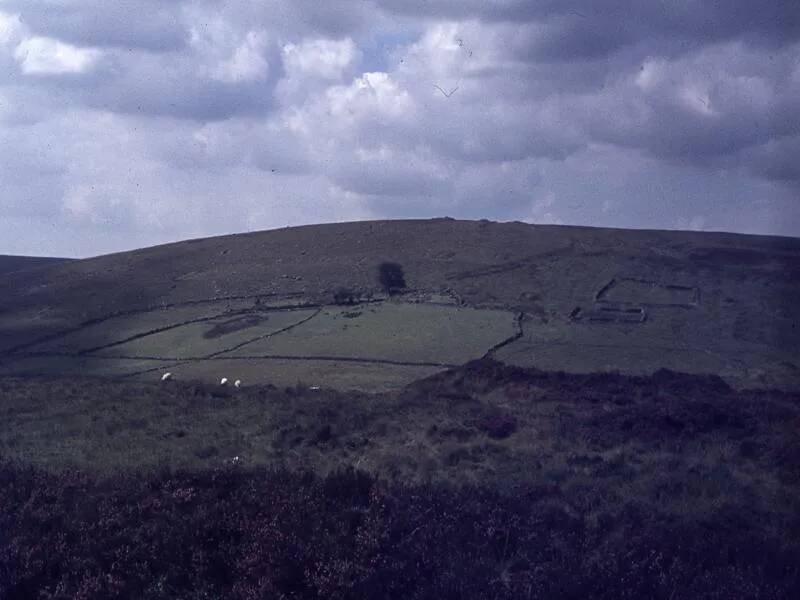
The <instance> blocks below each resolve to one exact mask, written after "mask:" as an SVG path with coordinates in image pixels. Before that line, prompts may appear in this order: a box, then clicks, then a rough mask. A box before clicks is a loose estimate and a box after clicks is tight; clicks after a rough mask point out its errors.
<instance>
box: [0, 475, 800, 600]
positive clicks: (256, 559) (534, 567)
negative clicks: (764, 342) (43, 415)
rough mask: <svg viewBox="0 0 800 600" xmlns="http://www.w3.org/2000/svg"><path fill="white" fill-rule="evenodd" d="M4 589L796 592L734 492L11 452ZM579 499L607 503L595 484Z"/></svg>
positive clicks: (790, 550)
mask: <svg viewBox="0 0 800 600" xmlns="http://www.w3.org/2000/svg"><path fill="white" fill-rule="evenodd" d="M0 483H1V484H2V485H0V532H2V535H1V536H0V597H2V598H6V599H8V600H13V599H18V598H19V599H21V598H48V599H50V598H52V599H55V598H76V599H81V598H85V599H88V598H241V599H249V598H553V597H559V598H644V597H647V598H665V599H666V598H789V597H791V591H792V590H796V589H797V588H798V586H800V566H799V565H800V544H799V543H798V542H797V540H798V539H800V537H798V536H797V534H798V533H800V528H799V524H798V521H797V520H795V521H794V522H793V523H792V524H791V527H792V530H791V531H790V530H787V531H786V532H785V535H784V536H783V537H782V538H773V537H770V536H769V535H767V534H765V533H764V531H763V529H762V528H761V527H760V519H762V518H765V515H759V514H757V513H755V512H753V513H749V514H742V513H741V512H739V511H736V510H729V509H728V508H727V507H726V506H725V505H724V504H723V505H721V506H720V507H719V510H718V511H717V512H716V513H715V514H714V515H713V516H711V517H707V518H702V519H698V520H691V519H690V520H676V519H674V518H670V517H669V516H667V515H665V514H660V513H658V512H652V511H646V510H643V509H642V507H641V506H639V505H637V504H636V503H635V502H625V503H622V504H620V505H617V506H614V507H606V510H604V511H603V512H602V513H600V514H597V515H594V516H593V517H592V518H591V519H590V518H587V514H588V512H587V511H575V510H569V509H568V508H567V506H566V505H565V502H564V500H565V499H564V498H563V492H562V490H560V489H559V488H558V486H530V485H523V486H520V487H519V488H517V489H516V490H515V493H513V494H503V493H499V492H498V491H497V490H494V489H492V488H490V487H476V486H464V487H452V486H442V485H421V486H413V487H409V486H403V485H399V484H387V483H385V482H381V481H378V480H376V479H374V478H372V477H370V476H368V475H366V474H364V473H360V472H355V471H343V472H338V473H335V474H331V475H329V476H327V477H325V478H321V477H317V476H315V475H313V474H309V473H305V474H302V473H290V472H287V471H266V470H261V469H256V470H246V469H242V468H238V467H228V468H222V469H216V470H208V471H202V472H168V471H162V472H153V473H149V474H144V473H140V474H135V475H134V474H129V475H124V476H116V477H113V478H103V479H97V478H95V477H93V476H91V475H89V474H87V473H83V472H79V471H65V472H61V473H58V474H53V473H46V472H44V471H40V470H37V469H34V468H30V467H23V466H20V465H15V464H12V463H4V464H3V465H2V467H1V468H0ZM584 495H585V500H586V503H591V502H597V501H598V500H599V499H598V498H596V497H594V495H593V492H592V491H591V490H585V491H584Z"/></svg>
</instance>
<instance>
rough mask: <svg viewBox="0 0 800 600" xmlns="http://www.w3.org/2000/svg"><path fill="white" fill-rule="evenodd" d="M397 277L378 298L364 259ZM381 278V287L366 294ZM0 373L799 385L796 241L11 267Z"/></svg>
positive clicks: (263, 246)
mask: <svg viewBox="0 0 800 600" xmlns="http://www.w3.org/2000/svg"><path fill="white" fill-rule="evenodd" d="M384 263H392V264H394V265H397V266H395V267H393V268H395V269H396V270H397V271H398V272H397V273H396V275H398V276H399V280H398V282H399V283H402V284H404V285H401V286H395V287H394V289H391V290H387V288H386V286H385V285H383V284H382V283H381V278H380V273H379V268H380V265H381V264H384ZM384 284H385V281H384ZM4 289H5V291H6V293H5V294H4V295H3V297H2V298H0V333H1V335H0V353H2V354H0V360H1V361H2V364H1V365H0V372H2V373H5V374H17V375H18V374H71V373H72V374H80V375H111V376H124V377H132V378H138V379H150V380H153V379H157V378H158V377H159V376H160V374H161V373H163V372H164V371H167V370H168V371H171V372H173V373H174V374H175V376H176V377H177V378H180V379H186V380H189V379H201V380H205V381H212V380H214V379H216V378H218V377H221V376H227V377H229V378H231V379H234V378H241V379H243V380H244V381H245V382H248V383H274V384H276V385H289V384H294V383H296V382H297V381H303V382H306V383H307V384H309V385H322V386H329V387H338V388H341V389H350V388H356V389H364V390H372V391H375V390H379V389H400V388H402V387H403V386H404V385H406V384H407V383H409V382H411V381H414V380H416V379H419V378H421V377H425V376H430V375H432V374H434V373H436V372H438V371H441V370H442V369H445V368H448V367H452V366H455V365H459V364H462V363H464V362H466V361H469V360H474V359H477V358H481V357H483V356H491V357H492V358H494V359H497V360H500V361H503V362H505V363H507V364H510V365H516V366H521V367H536V368H540V369H546V370H563V371H567V372H574V373H583V372H593V371H612V370H618V371H620V372H621V373H624V374H631V375H645V374H649V373H652V372H654V371H656V370H658V369H659V368H662V367H663V368H669V369H673V370H676V371H683V372H688V373H708V374H716V375H719V376H721V377H723V378H724V379H725V380H726V381H727V382H729V383H730V384H732V385H734V386H736V387H740V388H748V387H751V388H752V387H775V388H781V389H789V390H791V389H800V366H799V365H798V361H797V356H800V328H798V325H797V323H798V321H800V319H798V317H799V316H800V315H799V314H798V313H799V312H800V308H799V307H800V240H797V239H794V238H779V237H765V236H747V235H739V234H728V233H698V232H679V231H633V230H615V229H596V228H586V227H565V226H540V225H528V224H523V223H502V224H501V223H493V222H488V221H479V222H473V221H456V220H452V219H434V220H427V221H378V222H360V223H344V224H331V225H316V226H305V227H295V228H286V229H279V230H273V231H265V232H256V233H248V234H240V235H232V236H224V237H217V238H208V239H200V240H191V241H186V242H180V243H176V244H168V245H163V246H157V247H153V248H146V249H142V250H136V251H133V252H125V253H119V254H112V255H107V256H101V257H97V258H92V259H85V260H80V261H74V262H67V263H62V264H56V265H54V266H52V267H50V268H48V269H45V270H31V271H22V272H17V273H11V274H9V275H7V276H6V279H5V281H4Z"/></svg>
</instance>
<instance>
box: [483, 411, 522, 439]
mask: <svg viewBox="0 0 800 600" xmlns="http://www.w3.org/2000/svg"><path fill="white" fill-rule="evenodd" d="M476 425H477V427H478V429H480V430H481V431H484V432H486V434H487V435H488V436H489V437H490V438H492V439H495V440H502V439H504V438H507V437H508V436H510V435H511V434H512V433H514V432H515V431H516V430H517V419H516V418H515V417H514V415H512V414H509V413H496V412H493V413H490V414H487V415H484V416H483V417H481V418H480V419H478V421H477V423H476Z"/></svg>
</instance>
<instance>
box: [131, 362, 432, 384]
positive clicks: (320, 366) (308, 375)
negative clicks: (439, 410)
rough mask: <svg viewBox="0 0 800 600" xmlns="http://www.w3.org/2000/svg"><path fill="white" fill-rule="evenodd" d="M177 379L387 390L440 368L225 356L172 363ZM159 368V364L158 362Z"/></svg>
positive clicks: (156, 374) (152, 376) (149, 376)
mask: <svg viewBox="0 0 800 600" xmlns="http://www.w3.org/2000/svg"><path fill="white" fill-rule="evenodd" d="M173 365H174V366H173V367H172V368H171V369H170V370H171V372H172V373H173V375H174V377H175V379H176V380H179V381H200V382H206V383H216V382H218V381H219V380H220V379H221V378H222V377H227V378H228V379H230V380H231V381H234V380H236V379H241V380H242V381H243V382H244V383H245V385H248V386H251V385H269V384H271V385H275V386H282V387H285V386H293V385H296V384H298V383H302V384H304V385H308V386H322V387H331V388H336V389H341V390H364V391H373V392H376V391H386V390H396V389H399V388H402V387H403V386H405V385H407V384H409V383H411V382H412V381H415V380H417V379H420V378H422V377H427V376H429V375H432V374H433V373H436V372H437V371H439V370H440V369H439V368H437V367H426V366H414V365H387V364H382V363H377V364H374V363H360V362H342V361H336V360H308V359H302V360H287V359H259V358H248V359H225V358H215V359H211V360H193V361H187V362H181V363H173ZM155 366H156V367H157V366H158V365H155ZM162 372H163V371H162V370H160V369H159V370H157V371H150V372H146V373H141V374H138V375H136V376H135V377H134V379H136V380H138V381H157V380H158V379H159V378H160V377H161V374H162Z"/></svg>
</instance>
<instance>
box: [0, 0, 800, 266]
mask: <svg viewBox="0 0 800 600" xmlns="http://www.w3.org/2000/svg"><path fill="white" fill-rule="evenodd" d="M441 216H450V217H454V218H467V219H480V218H486V219H491V220H497V221H512V220H519V221H525V222H531V223H542V224H545V223H546V224H565V225H591V226H602V227H624V228H647V229H691V230H708V231H735V232H742V233H759V234H777V235H790V236H800V4H798V2H797V0H759V1H758V2H754V1H752V0H718V1H715V2H711V1H709V0H670V1H668V2H662V1H655V0H653V1H647V2H642V0H541V1H535V0H496V1H488V0H402V1H401V0H397V1H388V0H330V1H325V2H321V1H316V0H226V1H225V2H219V1H213V2H212V1H211V0H114V1H113V2H110V1H109V0H0V254H27V255H51V256H70V257H86V256H93V255H98V254H104V253H108V252H116V251H121V250H128V249H133V248H137V247H143V246H149V245H154V244H159V243H165V242H170V241H176V240H180V239H187V238H196V237H205V236H211V235H220V234H226V233H237V232H244V231H256V230H263V229H274V228H278V227H285V226H293V225H302V224H309V223H326V222H340V221H354V220H365V219H384V218H386V219H394V218H429V217H441Z"/></svg>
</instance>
